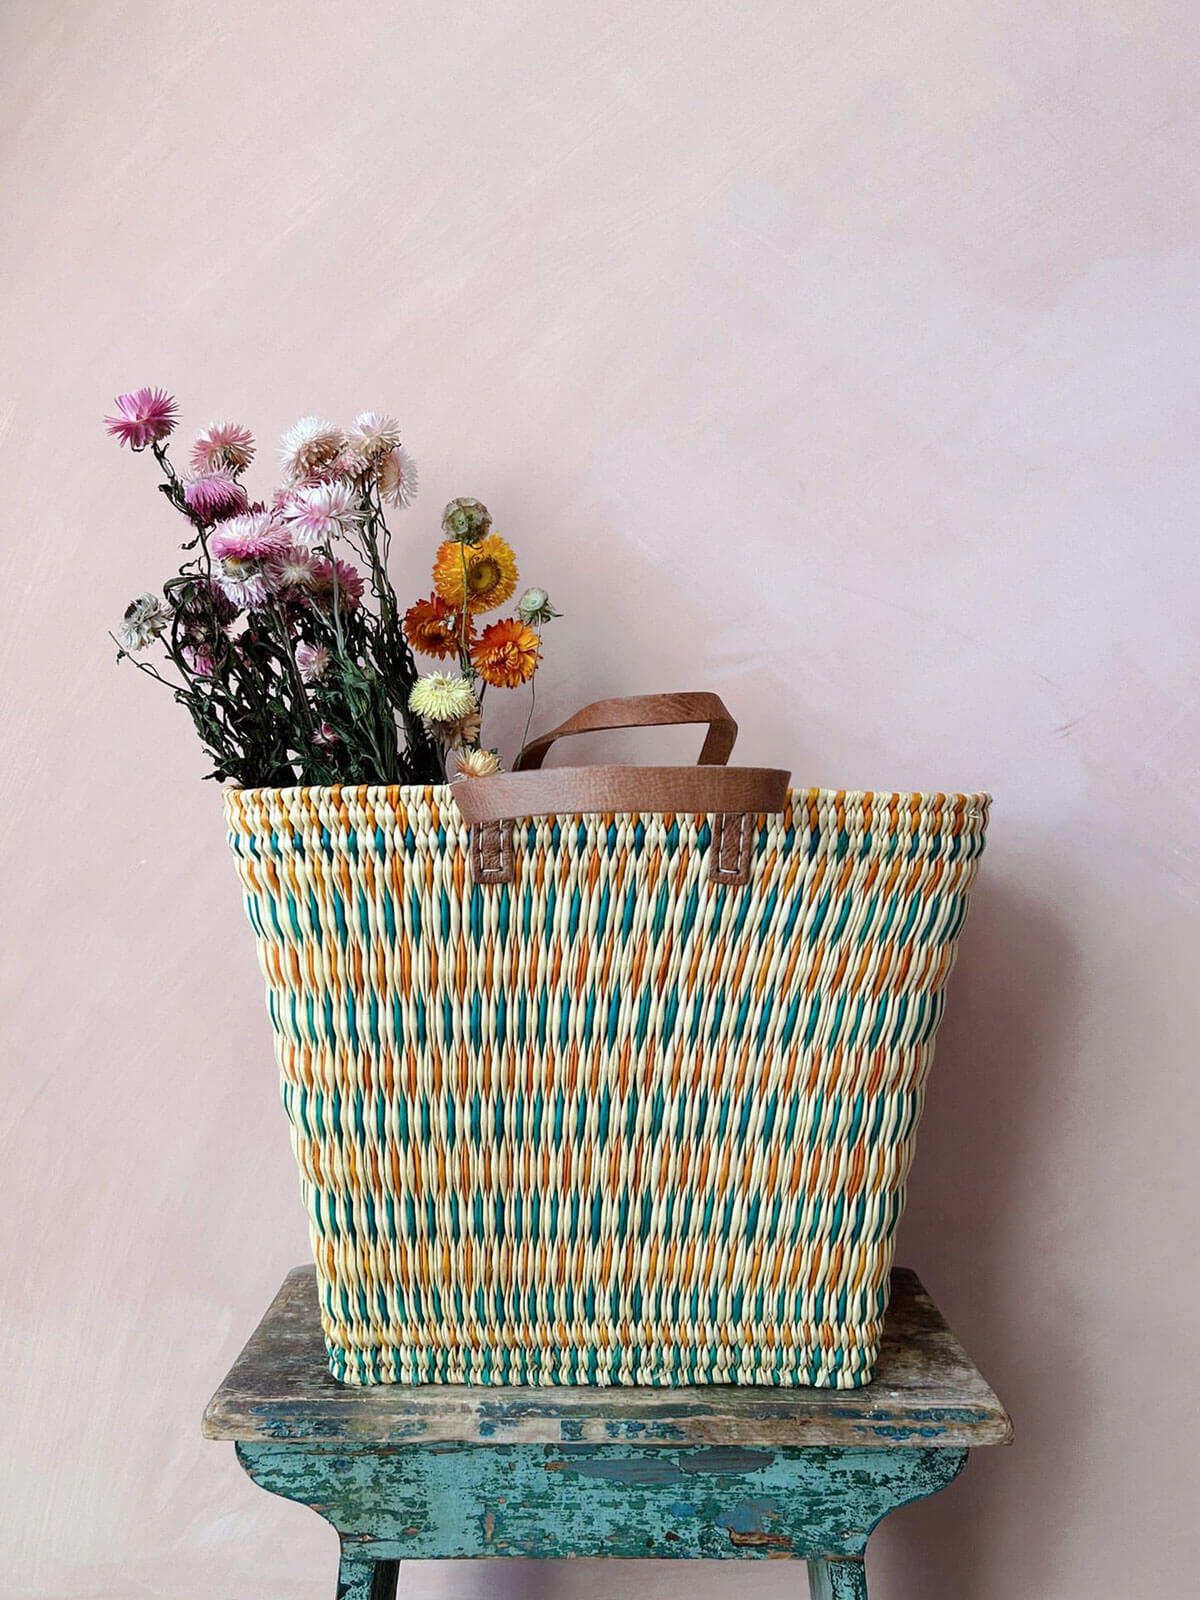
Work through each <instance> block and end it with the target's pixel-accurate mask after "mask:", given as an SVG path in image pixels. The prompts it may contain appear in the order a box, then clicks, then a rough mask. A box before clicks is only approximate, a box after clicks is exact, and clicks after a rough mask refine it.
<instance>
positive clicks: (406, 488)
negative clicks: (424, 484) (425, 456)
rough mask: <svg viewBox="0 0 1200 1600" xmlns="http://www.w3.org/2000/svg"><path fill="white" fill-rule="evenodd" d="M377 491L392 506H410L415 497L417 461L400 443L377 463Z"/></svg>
mask: <svg viewBox="0 0 1200 1600" xmlns="http://www.w3.org/2000/svg"><path fill="white" fill-rule="evenodd" d="M379 493H380V494H381V495H382V496H383V498H384V499H385V500H387V501H389V502H390V503H391V504H392V505H394V506H410V505H412V503H413V501H414V500H415V499H416V498H417V463H416V462H415V461H414V460H413V458H412V457H411V456H410V455H409V453H408V451H407V450H406V449H405V448H404V446H403V445H402V444H398V445H397V446H396V448H395V449H394V450H389V451H388V453H387V455H386V456H384V458H383V460H382V461H381V462H380V463H379Z"/></svg>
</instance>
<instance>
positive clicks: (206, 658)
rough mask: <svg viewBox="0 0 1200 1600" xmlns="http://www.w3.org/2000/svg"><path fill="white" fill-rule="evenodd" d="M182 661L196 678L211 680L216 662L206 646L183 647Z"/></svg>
mask: <svg viewBox="0 0 1200 1600" xmlns="http://www.w3.org/2000/svg"><path fill="white" fill-rule="evenodd" d="M183 659H184V660H185V661H186V662H187V664H188V666H189V667H190V668H191V670H192V673H193V674H194V675H195V676H196V677H197V678H211V677H212V675H213V668H214V667H215V666H216V662H215V660H214V659H213V653H212V650H211V649H210V647H209V646H208V645H206V644H197V645H184V647H183Z"/></svg>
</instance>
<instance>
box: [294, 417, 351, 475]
mask: <svg viewBox="0 0 1200 1600" xmlns="http://www.w3.org/2000/svg"><path fill="white" fill-rule="evenodd" d="M345 444H346V435H345V434H344V433H343V432H342V430H341V429H340V428H335V427H334V425H333V423H332V422H322V421H321V419H320V418H319V417H301V418H300V421H299V422H297V423H295V424H294V425H293V426H292V427H290V428H289V429H288V431H287V432H286V433H285V434H284V436H283V440H282V443H281V445H280V451H279V453H280V458H281V460H282V462H283V470H284V473H285V474H286V476H287V477H288V478H290V479H292V480H293V481H295V480H296V479H298V478H307V477H309V476H310V475H312V474H321V475H324V474H326V473H327V471H328V469H329V468H330V467H331V466H332V464H333V462H334V461H336V460H337V458H338V456H339V455H340V454H341V452H342V450H343V449H344V447H345Z"/></svg>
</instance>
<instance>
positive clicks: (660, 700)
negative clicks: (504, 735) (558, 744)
mask: <svg viewBox="0 0 1200 1600" xmlns="http://www.w3.org/2000/svg"><path fill="white" fill-rule="evenodd" d="M693 722H707V723H708V732H707V734H706V735H705V736H704V744H703V747H702V748H701V751H700V755H699V757H698V758H697V759H698V764H699V765H700V766H702V767H716V766H723V765H724V764H725V762H726V761H728V760H729V757H730V755H731V754H732V752H733V745H734V740H735V739H736V738H737V723H736V722H735V721H734V720H733V718H732V717H731V716H730V715H729V712H728V710H727V709H726V706H725V702H724V701H723V700H722V699H721V697H720V695H717V694H708V693H706V692H701V693H692V694H638V695H626V696H624V697H621V698H618V699H615V700H594V701H593V702H592V704H591V705H588V706H584V707H583V709H582V710H581V711H577V712H576V713H575V715H574V716H573V717H568V718H567V720H566V721H565V722H563V723H560V724H559V726H558V727H557V728H552V729H551V730H550V732H549V733H543V734H539V735H538V737H537V738H536V739H531V740H530V741H529V743H528V744H527V745H526V746H525V748H524V749H523V750H522V751H521V753H520V755H519V756H518V757H517V759H516V761H515V762H514V763H513V766H514V770H515V771H518V772H533V771H536V770H537V768H539V767H540V766H541V764H542V762H543V761H544V760H545V758H546V752H547V751H548V750H549V748H550V746H551V745H552V744H553V743H554V742H555V740H557V739H565V738H567V737H569V736H570V735H571V734H573V733H605V732H608V731H610V730H611V729H614V728H676V727H686V726H687V725H688V724H689V723H693Z"/></svg>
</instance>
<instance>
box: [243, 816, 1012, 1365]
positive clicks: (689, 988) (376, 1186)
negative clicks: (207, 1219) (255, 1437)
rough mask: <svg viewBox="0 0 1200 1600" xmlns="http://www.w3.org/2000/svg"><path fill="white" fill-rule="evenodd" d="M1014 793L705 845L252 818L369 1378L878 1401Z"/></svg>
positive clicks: (296, 1144) (324, 1195)
mask: <svg viewBox="0 0 1200 1600" xmlns="http://www.w3.org/2000/svg"><path fill="white" fill-rule="evenodd" d="M987 809H988V799H987V797H986V796H984V795H973V796H964V795H951V796H943V795H897V794H851V793H834V792H832V791H825V790H810V791H805V792H795V793H793V794H792V795H791V796H790V799H789V804H788V807H787V809H786V810H785V811H784V812H783V813H782V814H780V815H772V816H760V817H759V818H757V826H756V829H755V833H754V842H753V849H754V855H753V867H752V873H751V881H750V883H749V885H748V886H746V887H734V886H729V885H720V884H710V883H709V882H708V881H707V876H706V867H707V849H708V844H709V839H710V824H709V819H708V818H706V817H702V816H672V815H648V814H646V815H641V816H636V815H622V816H600V815H594V816H576V817H558V818H554V817H550V818H541V819H537V820H525V821H521V822H518V823H517V825H516V828H515V854H516V881H515V883H514V884H513V885H511V886H510V885H504V884H498V885H477V884H474V883H473V882H472V881H471V877H470V868H469V848H468V838H467V831H466V828H465V827H464V825H463V823H462V820H461V818H460V816H459V814H458V810H457V808H456V806H455V805H454V801H453V798H452V794H451V791H450V789H449V788H447V787H434V788H417V787H411V788H389V789H384V788H354V789H351V788H343V789H337V788H333V789H287V790H258V791H250V790H247V791H237V790H232V791H230V792H229V793H228V794H227V796H226V815H227V820H228V824H229V837H230V842H231V844H232V846H233V850H234V852H235V855H236V857H237V864H238V871H239V874H240V877H241V880H242V884H243V887H244V889H245V893H246V905H247V909H248V911H249V915H250V920H251V922H252V924H253V926H254V930H255V934H256V937H257V941H258V951H259V957H260V961H261V965H262V968H263V972H264V974H265V976H266V981H267V1001H268V1009H269V1011H270V1015H271V1021H272V1024H273V1027H274V1030H275V1039H276V1054H277V1058H278V1062H279V1067H280V1072H281V1076H282V1089H283V1100H284V1105H285V1108H286V1111H287V1115H288V1118H289V1121H290V1124H291V1130H292V1144H293V1149H294V1151H295V1154H296V1159H297V1162H298V1163H299V1167H300V1172H301V1182H302V1190H303V1195H304V1200H305V1204H306V1206H307V1210H308V1215H309V1219H310V1225H311V1236H312V1246H313V1254H314V1257H315V1260H316V1264H317V1273H318V1282H319V1286H320V1294H321V1304H322V1320H323V1325H324V1329H325V1335H326V1340H327V1343H328V1346H329V1353H330V1366H331V1370H332V1372H333V1373H334V1375H335V1377H338V1378H340V1379H342V1380H343V1381H345V1382H348V1383H358V1384H371V1383H387V1382H406V1383H415V1382H442V1383H462V1382H473V1383H484V1384H501V1383H529V1384H541V1383H596V1384H607V1383H648V1384H689V1383H706V1382H711V1383H759V1384H811V1385H817V1386H821V1387H827V1386H828V1387H839V1388H850V1387H855V1386H857V1385H859V1384H862V1383H866V1382H868V1381H869V1380H870V1378H871V1376H872V1373H873V1368H874V1362H875V1358H876V1353H877V1349H878V1343H879V1335H880V1331H881V1323H882V1316H883V1312H884V1310H885V1297H886V1286H887V1279H888V1271H889V1268H890V1266H891V1261H892V1242H893V1234H894V1230H895V1227H896V1223H897V1221H898V1219H899V1217H900V1213H901V1210H902V1208H903V1202H904V1184H905V1178H906V1175H907V1173H908V1168H909V1163H910V1160H911V1157H912V1151H913V1141H914V1136H915V1133H916V1127H917V1121H918V1118H919V1116H920V1111H921V1105H922V1098H923V1092H924V1084H925V1076H926V1072H927V1070H928V1067H929V1063H930V1060H931V1058H932V1053H933V1044H934V1035H935V1033H936V1031H937V1026H938V1022H939V1020H940V1017H941V1013H942V1006H943V995H944V989H945V984H946V979H947V977H948V976H949V973H950V969H951V966H952V963H953V958H954V951H955V945H956V941H957V938H958V934H959V931H960V929H961V927H962V923H963V918H964V915H965V913H966V907H967V894H968V890H969V888H970V885H971V881H972V879H973V877H974V874H975V870H976V866H977V862H978V858H979V855H980V852H981V851H982V848H983V840H984V830H985V827H986V822H987Z"/></svg>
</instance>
